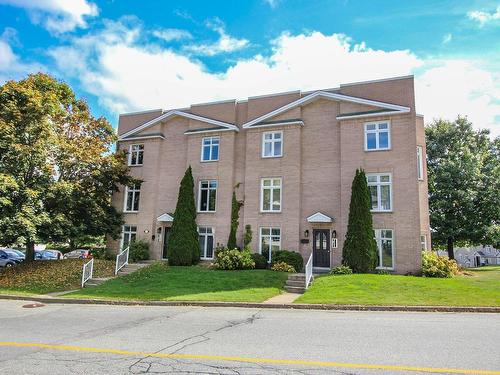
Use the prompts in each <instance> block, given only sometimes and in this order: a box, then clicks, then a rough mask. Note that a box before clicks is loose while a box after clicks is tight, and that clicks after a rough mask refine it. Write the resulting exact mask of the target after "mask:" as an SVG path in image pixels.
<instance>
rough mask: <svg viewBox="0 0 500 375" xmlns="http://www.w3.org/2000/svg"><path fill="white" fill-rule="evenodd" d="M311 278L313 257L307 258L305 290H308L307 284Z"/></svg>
mask: <svg viewBox="0 0 500 375" xmlns="http://www.w3.org/2000/svg"><path fill="white" fill-rule="evenodd" d="M312 277H313V255H312V253H311V255H310V256H309V260H308V261H307V263H306V289H307V288H309V284H310V282H311V279H312Z"/></svg>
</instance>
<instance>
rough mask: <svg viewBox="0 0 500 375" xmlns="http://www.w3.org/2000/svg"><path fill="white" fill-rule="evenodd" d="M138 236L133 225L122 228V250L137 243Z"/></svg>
mask: <svg viewBox="0 0 500 375" xmlns="http://www.w3.org/2000/svg"><path fill="white" fill-rule="evenodd" d="M136 235H137V227H135V226H132V225H124V226H123V228H122V246H121V248H122V249H126V248H127V247H128V245H129V244H130V243H131V242H132V241H135V237H136Z"/></svg>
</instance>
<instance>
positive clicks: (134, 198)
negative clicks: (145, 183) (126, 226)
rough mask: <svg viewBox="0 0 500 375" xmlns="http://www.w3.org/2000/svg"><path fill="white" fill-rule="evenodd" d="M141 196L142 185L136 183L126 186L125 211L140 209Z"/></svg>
mask: <svg viewBox="0 0 500 375" xmlns="http://www.w3.org/2000/svg"><path fill="white" fill-rule="evenodd" d="M140 197H141V185H139V184H136V185H132V186H127V187H126V188H125V207H124V211H125V212H137V211H139V200H140Z"/></svg>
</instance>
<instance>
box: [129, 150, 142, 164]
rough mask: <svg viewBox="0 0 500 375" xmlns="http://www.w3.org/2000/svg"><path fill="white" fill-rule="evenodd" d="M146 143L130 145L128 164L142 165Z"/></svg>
mask: <svg viewBox="0 0 500 375" xmlns="http://www.w3.org/2000/svg"><path fill="white" fill-rule="evenodd" d="M143 158H144V145H130V149H129V155H128V165H142V160H143Z"/></svg>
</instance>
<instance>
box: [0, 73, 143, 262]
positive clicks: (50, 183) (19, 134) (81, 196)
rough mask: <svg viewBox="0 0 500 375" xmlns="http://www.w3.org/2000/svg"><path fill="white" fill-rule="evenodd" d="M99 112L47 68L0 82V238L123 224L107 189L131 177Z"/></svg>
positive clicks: (28, 239)
mask: <svg viewBox="0 0 500 375" xmlns="http://www.w3.org/2000/svg"><path fill="white" fill-rule="evenodd" d="M115 140H116V136H115V134H114V131H113V128H112V126H111V125H110V124H109V122H108V121H107V120H106V119H104V118H94V117H93V116H92V115H91V113H90V110H89V107H88V105H87V103H86V102H85V101H83V100H81V99H77V98H76V97H75V94H74V92H73V91H72V90H71V88H70V87H69V86H68V85H67V84H65V83H63V82H60V81H57V80H56V79H54V78H52V77H51V76H49V75H46V74H41V73H39V74H34V75H30V76H28V77H27V78H26V79H23V80H20V81H8V82H7V83H5V84H4V85H3V86H1V87H0V196H1V198H0V243H1V244H4V245H10V244H13V243H20V242H22V243H25V244H26V259H27V260H28V261H30V260H33V258H34V245H35V242H37V241H69V240H75V239H77V238H78V237H82V236H88V235H91V236H100V235H105V234H110V235H112V236H113V237H116V236H117V235H118V233H119V227H120V224H121V223H122V218H121V216H120V214H119V213H118V212H117V211H116V210H115V209H114V208H113V206H112V205H111V192H112V191H116V190H118V186H119V185H121V184H130V183H131V182H132V181H134V180H133V179H132V178H130V177H129V176H128V169H127V167H126V164H125V163H124V161H125V154H124V153H123V152H121V153H116V154H113V153H109V148H110V147H111V146H112V145H113V143H114V142H115Z"/></svg>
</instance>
